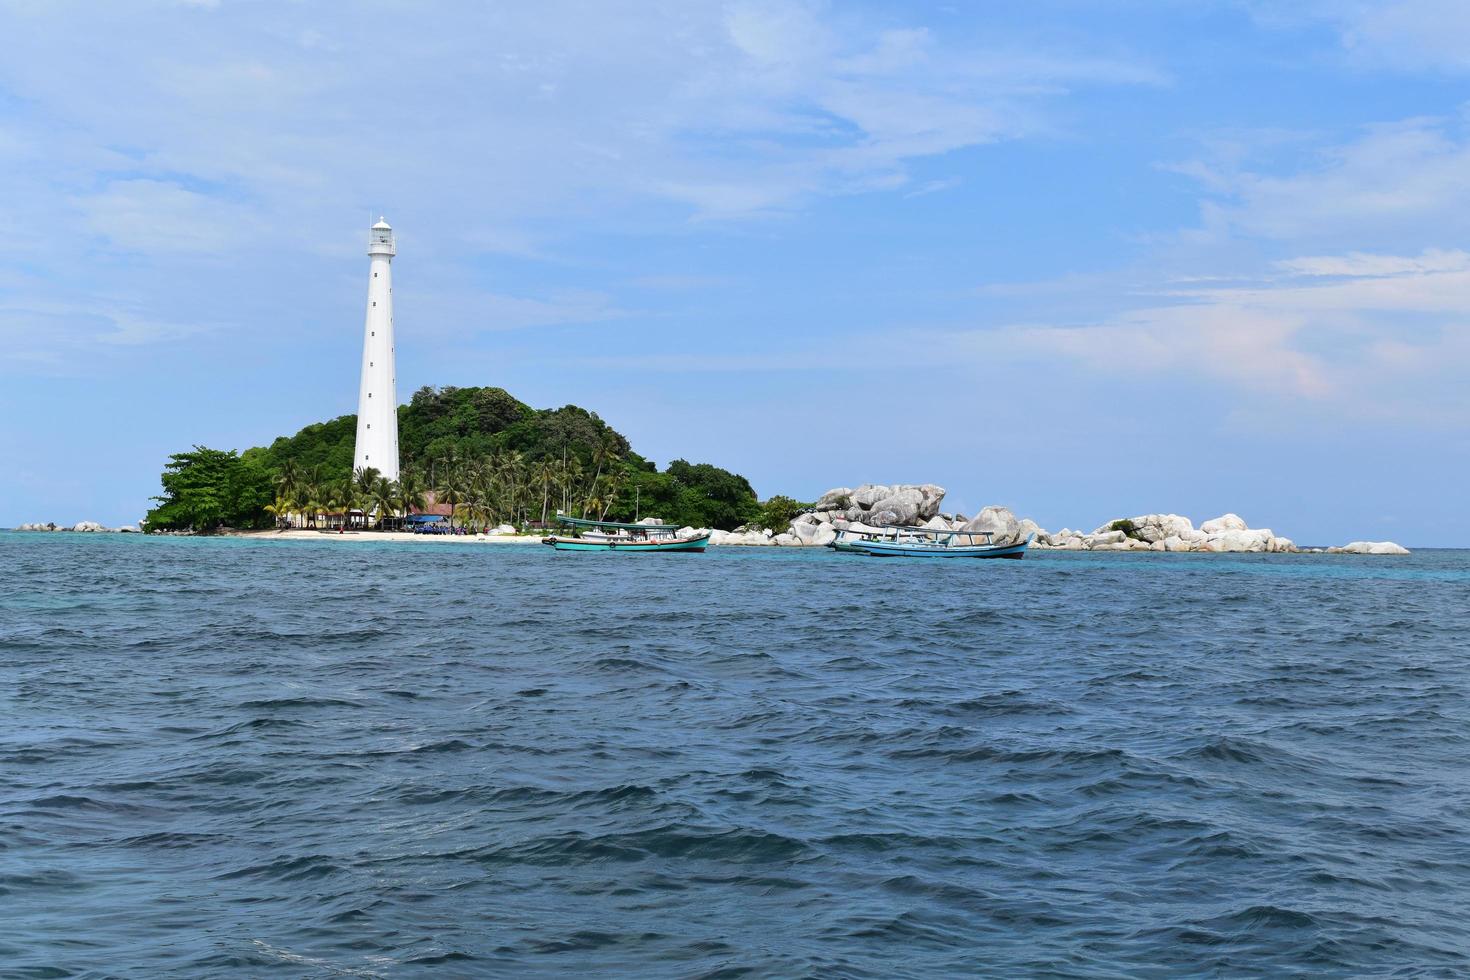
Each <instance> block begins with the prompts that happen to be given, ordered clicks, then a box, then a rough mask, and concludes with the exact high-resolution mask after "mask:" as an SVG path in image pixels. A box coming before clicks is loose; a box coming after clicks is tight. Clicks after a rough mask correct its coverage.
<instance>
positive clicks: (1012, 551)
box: [847, 541, 1028, 560]
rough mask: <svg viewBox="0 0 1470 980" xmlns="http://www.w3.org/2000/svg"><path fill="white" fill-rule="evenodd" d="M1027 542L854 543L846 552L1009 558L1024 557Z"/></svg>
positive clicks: (876, 556) (907, 556) (887, 556)
mask: <svg viewBox="0 0 1470 980" xmlns="http://www.w3.org/2000/svg"><path fill="white" fill-rule="evenodd" d="M1027 544H1028V542H1026V541H1020V542H1017V543H1016V544H995V545H976V546H973V547H970V546H964V547H950V548H946V547H943V546H939V545H925V544H919V543H901V542H893V541H856V542H853V543H852V544H850V545H849V546H848V549H847V550H851V551H857V552H861V553H862V554H865V555H871V556H873V557H874V558H1010V559H1013V560H1020V559H1022V558H1025V557H1026V545H1027Z"/></svg>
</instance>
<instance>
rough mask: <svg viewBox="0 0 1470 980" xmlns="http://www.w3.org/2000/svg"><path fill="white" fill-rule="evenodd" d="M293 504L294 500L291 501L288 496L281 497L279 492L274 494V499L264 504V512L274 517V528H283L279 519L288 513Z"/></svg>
mask: <svg viewBox="0 0 1470 980" xmlns="http://www.w3.org/2000/svg"><path fill="white" fill-rule="evenodd" d="M295 506H296V503H295V501H293V500H292V499H291V498H290V497H282V496H281V495H279V494H277V495H276V499H275V501H274V502H273V503H269V504H266V505H265V511H266V513H268V514H270V515H271V516H272V517H274V518H275V519H276V530H278V531H279V530H283V528H282V527H281V520H282V518H284V517H286V516H287V515H289V514H290V513H291V512H292V511H293V510H294V509H295Z"/></svg>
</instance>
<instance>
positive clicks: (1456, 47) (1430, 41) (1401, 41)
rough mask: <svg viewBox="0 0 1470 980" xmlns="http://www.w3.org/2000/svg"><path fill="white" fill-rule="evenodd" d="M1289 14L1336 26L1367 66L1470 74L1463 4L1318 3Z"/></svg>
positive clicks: (1469, 21)
mask: <svg viewBox="0 0 1470 980" xmlns="http://www.w3.org/2000/svg"><path fill="white" fill-rule="evenodd" d="M1270 6H1274V7H1276V8H1277V10H1278V11H1279V9H1280V6H1281V5H1276V4H1272V5H1270ZM1288 10H1289V11H1290V12H1289V13H1288V14H1287V15H1286V16H1292V15H1293V14H1295V15H1296V16H1316V17H1319V18H1323V19H1326V20H1328V21H1330V22H1332V23H1333V24H1335V25H1336V26H1337V28H1338V30H1339V31H1340V33H1341V36H1342V43H1343V46H1344V47H1345V48H1346V49H1347V51H1348V52H1349V53H1350V54H1351V55H1352V56H1353V57H1354V58H1356V59H1358V60H1360V61H1361V62H1363V63H1365V64H1368V65H1372V66H1388V67H1394V68H1403V69H1408V70H1413V71H1423V70H1425V69H1429V68H1433V69H1445V70H1450V71H1464V70H1466V69H1470V6H1467V5H1466V4H1465V3H1463V2H1462V0H1314V2H1310V3H1307V4H1305V5H1303V6H1301V7H1299V8H1296V9H1295V10H1290V8H1288ZM1276 16H1280V14H1279V13H1277V15H1276Z"/></svg>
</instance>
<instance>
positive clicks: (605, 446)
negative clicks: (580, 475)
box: [582, 432, 619, 515]
mask: <svg viewBox="0 0 1470 980" xmlns="http://www.w3.org/2000/svg"><path fill="white" fill-rule="evenodd" d="M618 458H619V457H618V444H617V441H616V440H614V439H613V435H612V433H611V432H604V433H603V434H602V439H601V440H599V441H598V443H597V448H596V449H594V450H593V451H592V462H593V463H594V464H596V466H597V472H596V473H594V474H593V476H592V483H591V484H589V486H588V488H587V492H588V497H589V499H588V501H587V503H586V504H584V505H583V507H582V513H583V514H584V515H585V514H586V513H588V511H590V510H591V509H592V501H591V499H590V497H591V495H592V494H594V493H596V492H597V481H598V480H599V479H600V478H601V477H602V471H603V468H604V467H607V466H609V465H611V464H612V463H614V462H616V461H617V460H618Z"/></svg>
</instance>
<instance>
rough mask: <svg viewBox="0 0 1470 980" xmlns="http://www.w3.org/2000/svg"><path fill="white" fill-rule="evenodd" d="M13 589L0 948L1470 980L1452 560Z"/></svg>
mask: <svg viewBox="0 0 1470 980" xmlns="http://www.w3.org/2000/svg"><path fill="white" fill-rule="evenodd" d="M670 558H672V560H670ZM0 577H3V581H4V582H6V583H7V589H6V590H3V591H0V975H3V976H9V975H15V976H24V977H43V976H46V977H49V976H56V977H67V976H79V977H80V976H149V977H195V976H229V975H239V976H248V977H255V976H261V975H266V974H274V975H280V976H322V977H328V976H361V977H400V976H417V975H420V974H426V973H429V972H434V973H436V974H442V975H446V976H479V975H514V976H524V975H558V976H559V975H625V976H635V977H655V976H671V977H672V976H679V977H683V976H704V977H725V976H730V977H734V976H780V977H787V976H823V977H826V976H841V977H910V976H912V977H919V976H923V977H929V976H952V975H993V976H1031V975H1045V976H1096V977H1119V976H1175V975H1205V976H1227V975H1228V976H1236V975H1250V976H1300V975H1313V976H1365V975H1384V976H1388V975H1393V976H1444V977H1450V976H1464V975H1470V927H1467V926H1466V925H1465V921H1464V920H1465V910H1466V909H1467V908H1470V846H1467V843H1466V842H1467V841H1470V778H1467V776H1466V771H1467V769H1466V762H1465V760H1466V758H1467V749H1470V671H1467V663H1466V654H1467V650H1470V647H1467V645H1466V640H1465V637H1466V636H1470V553H1467V552H1433V551H1424V552H1420V553H1418V554H1416V555H1414V556H1412V557H1410V558H1407V559H1376V558H1360V557H1351V556H1344V557H1338V556H1274V555H1260V556H1197V555H1118V556H1103V555H1086V554H1082V555H1075V554H1042V555H1038V556H1034V557H1033V558H1028V560H1027V561H1025V562H977V563H972V564H961V563H953V562H925V561H914V562H870V561H865V560H863V559H861V558H854V557H848V556H839V555H834V554H829V553H826V552H822V553H814V552H792V551H775V552H769V551H745V550H742V549H716V550H714V551H711V552H710V553H708V554H707V555H705V556H703V557H700V558H693V559H691V558H689V557H688V556H667V557H666V556H627V555H617V554H610V555H596V554H590V555H580V554H560V553H554V552H551V551H549V550H548V549H543V548H512V547H493V548H492V547H485V546H477V545H474V544H465V545H458V544H452V545H443V544H436V546H433V547H429V546H416V545H412V544H409V545H388V544H355V545H351V546H349V545H345V544H343V543H341V542H322V543H316V542H261V541H243V540H214V541H211V540H189V539H142V538H127V537H115V536H97V537H91V536H82V535H35V534H32V535H18V534H0Z"/></svg>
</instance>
